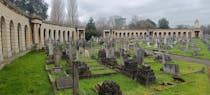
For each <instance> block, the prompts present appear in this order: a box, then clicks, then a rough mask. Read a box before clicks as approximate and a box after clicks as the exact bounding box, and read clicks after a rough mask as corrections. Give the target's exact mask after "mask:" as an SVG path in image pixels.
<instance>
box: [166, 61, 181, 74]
mask: <svg viewBox="0 0 210 95" xmlns="http://www.w3.org/2000/svg"><path fill="white" fill-rule="evenodd" d="M163 71H164V72H166V73H169V74H172V75H178V74H179V65H178V64H164V65H163Z"/></svg>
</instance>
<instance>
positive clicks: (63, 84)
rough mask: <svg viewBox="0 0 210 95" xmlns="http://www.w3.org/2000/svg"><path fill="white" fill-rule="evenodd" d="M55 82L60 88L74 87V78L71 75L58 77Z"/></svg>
mask: <svg viewBox="0 0 210 95" xmlns="http://www.w3.org/2000/svg"><path fill="white" fill-rule="evenodd" d="M55 82H56V87H57V89H59V90H61V89H66V88H71V87H73V80H72V78H71V77H62V78H57V79H56V81H55Z"/></svg>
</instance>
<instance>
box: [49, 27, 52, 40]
mask: <svg viewBox="0 0 210 95" xmlns="http://www.w3.org/2000/svg"><path fill="white" fill-rule="evenodd" d="M49 39H52V31H51V29H49Z"/></svg>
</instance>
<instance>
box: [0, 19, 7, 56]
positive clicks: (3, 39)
mask: <svg viewBox="0 0 210 95" xmlns="http://www.w3.org/2000/svg"><path fill="white" fill-rule="evenodd" d="M1 44H2V45H1V46H2V47H1V51H2V54H3V55H2V56H3V57H4V58H7V57H8V48H7V47H8V39H7V27H6V20H5V18H4V17H1Z"/></svg>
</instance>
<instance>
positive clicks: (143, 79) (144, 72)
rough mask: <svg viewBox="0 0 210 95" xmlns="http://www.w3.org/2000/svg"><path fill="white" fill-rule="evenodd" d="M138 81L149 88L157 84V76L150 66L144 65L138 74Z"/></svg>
mask: <svg viewBox="0 0 210 95" xmlns="http://www.w3.org/2000/svg"><path fill="white" fill-rule="evenodd" d="M136 79H137V81H138V82H140V83H141V84H143V85H145V86H149V85H151V84H154V83H155V81H156V76H155V73H154V72H153V70H152V69H151V67H150V66H148V65H142V67H141V68H140V69H139V70H138V72H137V76H136Z"/></svg>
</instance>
